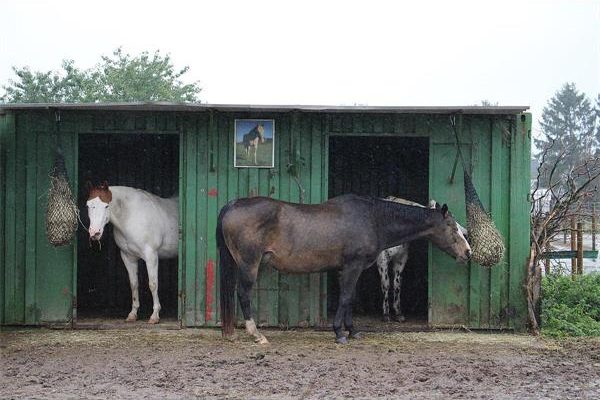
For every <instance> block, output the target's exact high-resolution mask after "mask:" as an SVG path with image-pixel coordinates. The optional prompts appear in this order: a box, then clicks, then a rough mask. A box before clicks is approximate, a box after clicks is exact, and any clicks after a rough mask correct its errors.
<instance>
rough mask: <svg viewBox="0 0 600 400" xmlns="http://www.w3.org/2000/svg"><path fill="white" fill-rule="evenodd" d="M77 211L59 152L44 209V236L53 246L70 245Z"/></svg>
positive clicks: (75, 227)
mask: <svg viewBox="0 0 600 400" xmlns="http://www.w3.org/2000/svg"><path fill="white" fill-rule="evenodd" d="M78 217H79V211H78V209H77V205H76V204H75V200H74V199H73V193H72V192H71V188H70V187H69V180H68V178H67V169H66V168H65V160H64V157H63V156H62V154H61V153H60V152H57V154H56V158H55V159H54V166H53V167H52V170H51V171H50V190H49V191H48V204H47V207H46V236H47V237H48V241H49V242H50V244H52V245H53V246H65V245H67V244H69V243H71V240H73V237H74V236H75V231H76V230H77V221H78Z"/></svg>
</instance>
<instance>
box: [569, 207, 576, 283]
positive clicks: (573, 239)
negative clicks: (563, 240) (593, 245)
mask: <svg viewBox="0 0 600 400" xmlns="http://www.w3.org/2000/svg"><path fill="white" fill-rule="evenodd" d="M575 229H576V227H575V218H571V230H570V232H571V251H577V236H576V234H575ZM576 274H577V258H571V276H572V277H573V278H575V275H576Z"/></svg>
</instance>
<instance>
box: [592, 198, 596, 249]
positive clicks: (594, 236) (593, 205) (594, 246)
mask: <svg viewBox="0 0 600 400" xmlns="http://www.w3.org/2000/svg"><path fill="white" fill-rule="evenodd" d="M592 250H594V251H595V250H596V203H594V204H592Z"/></svg>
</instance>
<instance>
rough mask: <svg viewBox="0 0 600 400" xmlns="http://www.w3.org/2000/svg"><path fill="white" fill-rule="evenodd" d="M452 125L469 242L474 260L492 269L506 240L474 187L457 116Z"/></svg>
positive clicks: (498, 259)
mask: <svg viewBox="0 0 600 400" xmlns="http://www.w3.org/2000/svg"><path fill="white" fill-rule="evenodd" d="M461 122H462V121H461ZM450 125H451V126H452V129H453V130H454V137H455V139H456V146H457V149H458V150H457V152H458V155H459V157H460V160H461V162H462V165H463V170H464V184H465V205H466V211H467V230H468V231H469V242H470V243H471V248H472V250H473V255H472V260H473V261H475V262H476V263H477V264H479V265H482V266H484V267H492V266H494V265H496V264H498V263H499V262H500V261H502V257H504V251H505V247H504V239H503V238H502V235H501V234H500V232H499V231H498V229H497V228H496V225H495V224H494V221H492V218H491V217H490V215H489V213H488V212H487V211H486V210H485V208H484V207H483V204H482V203H481V199H480V198H479V195H478V194H477V191H476V190H475V186H474V185H473V180H472V179H471V175H470V174H469V172H467V164H466V163H465V159H464V158H463V155H462V152H461V150H460V141H459V137H458V130H457V129H456V116H454V115H452V116H450ZM461 128H462V124H461Z"/></svg>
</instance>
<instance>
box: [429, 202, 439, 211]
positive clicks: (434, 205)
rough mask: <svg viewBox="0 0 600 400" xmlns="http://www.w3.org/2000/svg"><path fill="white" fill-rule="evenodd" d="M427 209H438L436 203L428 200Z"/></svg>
mask: <svg viewBox="0 0 600 400" xmlns="http://www.w3.org/2000/svg"><path fill="white" fill-rule="evenodd" d="M429 208H433V209H434V210H435V209H436V208H438V203H437V201H435V200H434V199H431V200H429Z"/></svg>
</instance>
